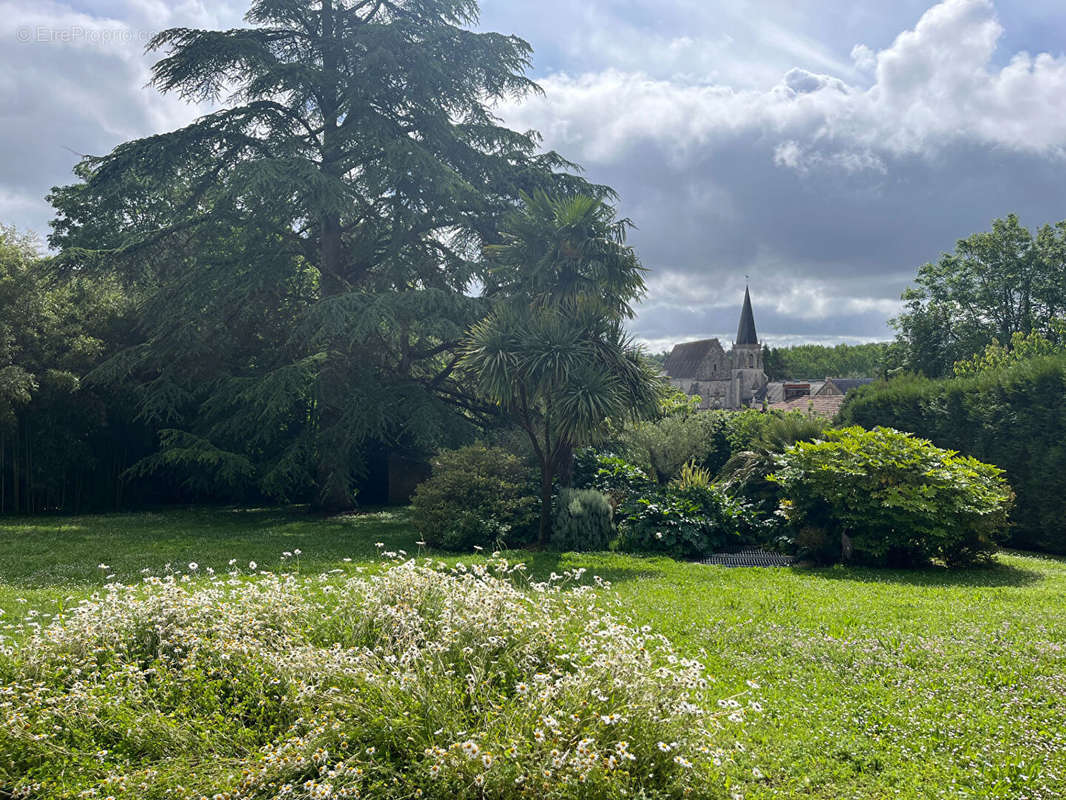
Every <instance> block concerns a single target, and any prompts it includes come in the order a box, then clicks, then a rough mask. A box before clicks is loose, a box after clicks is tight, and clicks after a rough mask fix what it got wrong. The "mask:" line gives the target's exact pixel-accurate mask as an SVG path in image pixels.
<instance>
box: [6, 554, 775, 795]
mask: <svg viewBox="0 0 1066 800" xmlns="http://www.w3.org/2000/svg"><path fill="white" fill-rule="evenodd" d="M521 574H523V573H522V572H521V565H515V566H509V565H507V564H506V563H504V562H500V561H495V562H491V563H490V564H489V565H479V566H475V567H472V568H465V567H462V566H461V565H460V566H457V567H456V568H454V569H452V570H447V571H445V570H433V569H429V568H427V567H422V566H417V565H415V564H414V563H413V562H408V563H404V564H398V565H396V566H392V567H391V568H388V569H386V570H385V571H383V572H381V573H380V574H377V575H375V576H370V577H362V576H355V577H352V576H338V575H323V576H308V577H299V576H296V575H286V576H275V575H262V574H260V575H239V574H237V573H236V572H233V573H231V575H230V576H228V577H227V576H217V577H215V578H212V579H210V580H205V581H204V582H202V583H183V582H181V581H179V580H175V579H174V577H173V576H170V577H168V578H165V579H159V578H154V577H153V578H150V579H149V580H148V582H147V583H146V584H144V585H143V586H129V587H127V586H120V585H117V584H112V585H110V586H109V587H108V588H107V590H106V591H105V592H102V593H101V595H100V596H98V597H96V598H95V599H94V600H92V601H86V602H85V603H83V604H82V605H81V606H79V607H78V608H76V609H74V610H73V611H71V612H68V613H67V614H66V615H65V616H61V617H59V618H57V619H55V620H53V621H51V622H50V623H49V624H47V625H46V626H44V627H41V628H38V629H37V630H35V631H28V632H27V636H26V637H25V638H24V639H22V640H20V641H19V642H17V643H14V644H12V645H10V646H7V647H4V648H2V649H0V676H3V679H4V684H3V685H4V692H3V708H4V713H3V715H0V794H3V795H5V796H10V797H20V798H42V799H43V798H49V799H50V800H74V798H79V797H90V796H91V797H104V796H111V797H114V798H116V800H134V799H135V798H138V799H139V798H145V797H151V798H164V797H168V798H169V797H173V798H179V797H186V798H198V797H225V798H228V800H282V799H283V798H285V799H288V798H302V799H303V800H307V799H308V798H316V797H323V798H326V797H368V798H369V797H372V798H377V799H378V800H400V798H412V797H423V798H426V800H446V799H448V800H452V799H453V798H454V799H457V800H474V799H475V798H478V799H480V798H485V797H498V798H499V797H515V796H517V795H519V794H521V796H523V797H525V796H529V797H538V798H544V800H578V798H605V799H606V800H621V798H622V797H643V798H648V800H666V799H667V798H681V797H685V796H693V797H697V796H704V795H705V793H706V791H707V787H709V786H716V787H719V786H723V785H724V784H725V776H724V774H723V773H722V771H721V768H720V767H719V766H717V764H716V762H717V761H720V760H723V759H727V758H729V755H728V753H729V751H732V750H733V748H732V745H731V743H732V742H733V741H734V739H736V738H737V736H736V730H730V728H734V727H736V726H739V725H742V724H743V717H744V715H745V713H746V712H745V707H744V706H745V705H746V704H745V703H743V702H742V700H743V698H741V699H739V700H734V699H725V698H722V699H721V700H720V702H721V704H722V705H723V706H724V708H722V709H719V708H718V707H717V706H716V705H715V700H718V698H716V697H713V696H711V694H710V691H709V684H708V678H707V676H706V673H705V669H704V667H703V666H702V665H701V664H700V663H699V662H697V661H695V660H692V659H688V658H680V657H678V655H677V654H676V653H675V652H674V650H673V649H672V647H671V646H670V644H669V643H668V642H667V640H666V639H665V638H664V637H662V636H660V635H656V634H653V633H650V632H647V631H646V630H638V629H636V628H633V627H630V626H628V625H626V624H624V623H623V622H621V621H620V620H618V619H617V618H615V617H613V616H612V615H611V614H610V613H608V612H607V611H606V610H604V609H603V608H602V607H601V606H600V605H599V604H598V601H597V600H596V597H595V594H594V593H593V592H592V591H591V590H590V589H589V588H588V587H584V588H582V587H577V588H573V587H572V584H573V582H574V579H575V577H576V575H574V574H566V575H564V576H562V577H561V578H559V579H558V580H556V579H554V578H553V580H552V581H550V582H547V583H529V582H528V581H526V582H523V581H521V579H520V577H518V576H520V575H521ZM567 584H570V585H569V586H568V585H567ZM710 708H714V709H715V710H714V712H713V713H712V712H711V711H709V710H708V709H710ZM752 709H753V710H757V709H758V705H756V704H754V703H753V704H752ZM734 752H735V751H734ZM749 768H750V767H749ZM182 787H183V788H182Z"/></svg>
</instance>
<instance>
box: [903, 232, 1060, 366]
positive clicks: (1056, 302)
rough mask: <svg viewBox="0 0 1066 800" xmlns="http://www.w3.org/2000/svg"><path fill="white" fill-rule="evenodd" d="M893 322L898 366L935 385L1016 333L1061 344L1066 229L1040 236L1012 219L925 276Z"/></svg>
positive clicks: (961, 246) (928, 268) (962, 245)
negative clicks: (1057, 326) (1057, 327)
mask: <svg viewBox="0 0 1066 800" xmlns="http://www.w3.org/2000/svg"><path fill="white" fill-rule="evenodd" d="M903 300H904V303H905V310H904V312H903V314H901V315H900V316H899V317H898V318H897V319H895V320H894V321H893V324H894V325H895V327H896V329H897V331H898V336H897V340H896V343H895V346H894V352H893V356H892V357H893V359H894V360H895V361H896V362H897V364H898V366H902V367H905V368H907V369H909V370H912V371H915V372H922V373H924V374H926V375H929V376H931V377H937V376H940V375H949V374H951V371H952V367H953V365H954V364H955V362H957V361H962V360H964V359H967V358H969V357H970V356H972V355H974V354H975V353H978V352H981V351H982V350H984V348H985V347H986V346H987V345H989V344H992V343H996V344H998V345H999V346H1001V347H1003V348H1006V349H1010V348H1011V347H1012V339H1013V336H1014V334H1015V333H1021V334H1023V335H1024V336H1028V335H1029V334H1031V333H1034V332H1035V333H1039V334H1043V335H1045V336H1054V335H1055V333H1054V330H1053V326H1052V323H1053V321H1054V320H1055V319H1057V318H1059V317H1061V316H1062V315H1063V314H1064V313H1066V222H1059V223H1057V224H1056V225H1045V226H1044V227H1042V228H1040V230H1038V231H1037V233H1036V235H1033V234H1032V233H1031V232H1030V231H1029V230H1028V229H1027V228H1024V227H1023V226H1022V225H1021V223H1020V222H1019V220H1018V218H1017V217H1016V216H1015V215H1013V214H1011V215H1009V216H1008V217H1006V218H1005V219H997V220H995V221H994V222H993V223H992V230H991V231H987V232H984V233H975V234H973V235H972V236H970V237H968V238H966V239H962V240H960V241H959V242H958V244H957V245H956V248H955V252H953V253H947V254H945V255H943V256H941V258H940V260H939V261H937V262H935V263H929V264H926V265H924V266H923V267H921V268H920V269H919V270H918V277H917V279H916V281H915V285H914V286H913V287H911V288H910V289H908V290H907V291H906V292H905V293H904V295H903Z"/></svg>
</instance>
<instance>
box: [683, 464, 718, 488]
mask: <svg viewBox="0 0 1066 800" xmlns="http://www.w3.org/2000/svg"><path fill="white" fill-rule="evenodd" d="M677 485H678V487H679V488H681V489H708V488H710V486H711V472H710V470H707V469H704V468H703V467H701V466H699V465H697V464H696V462H695V461H690V462H688V463H687V464H685V466H683V467H682V468H681V474H680V475H679V476H678V478H677Z"/></svg>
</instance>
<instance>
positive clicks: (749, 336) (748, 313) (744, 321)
mask: <svg viewBox="0 0 1066 800" xmlns="http://www.w3.org/2000/svg"><path fill="white" fill-rule="evenodd" d="M758 343H759V337H758V335H757V334H756V333H755V314H754V313H753V312H752V310H751V294H750V293H749V292H748V287H747V286H745V287H744V308H743V309H742V310H741V312H740V325H739V326H738V327H737V341H736V344H758Z"/></svg>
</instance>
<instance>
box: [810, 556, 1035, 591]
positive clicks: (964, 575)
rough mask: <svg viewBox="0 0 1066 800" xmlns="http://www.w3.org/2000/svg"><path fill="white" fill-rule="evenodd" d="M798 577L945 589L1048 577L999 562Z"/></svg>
mask: <svg viewBox="0 0 1066 800" xmlns="http://www.w3.org/2000/svg"><path fill="white" fill-rule="evenodd" d="M790 569H791V571H792V573H793V574H795V575H802V576H805V577H810V578H819V579H823V580H832V581H854V582H858V583H884V584H900V585H906V586H928V587H931V588H945V587H951V586H958V587H960V588H962V587H965V588H971V589H972V588H975V587H980V586H988V587H1021V586H1032V585H1033V584H1036V583H1039V582H1040V581H1042V580H1044V578H1045V576H1044V575H1042V574H1040V573H1039V572H1036V571H1034V570H1029V569H1023V568H1022V567H1016V566H1014V565H1013V564H1004V563H1002V562H997V563H995V564H989V565H988V566H980V567H968V568H966V569H948V568H947V567H941V566H927V567H919V568H914V569H882V568H874V567H844V566H840V565H837V566H833V567H815V566H795V567H791V568H790Z"/></svg>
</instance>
